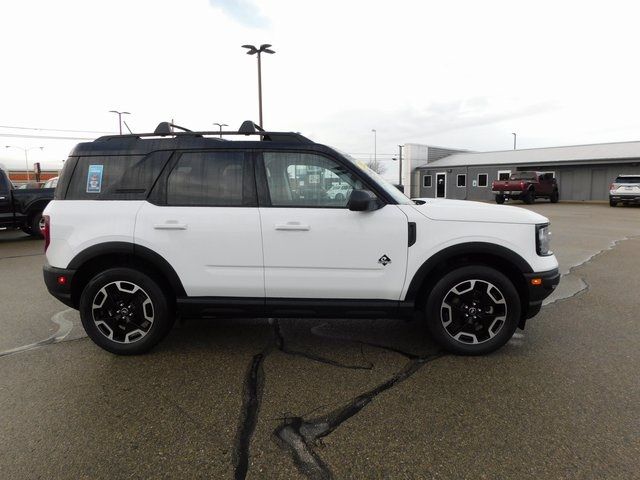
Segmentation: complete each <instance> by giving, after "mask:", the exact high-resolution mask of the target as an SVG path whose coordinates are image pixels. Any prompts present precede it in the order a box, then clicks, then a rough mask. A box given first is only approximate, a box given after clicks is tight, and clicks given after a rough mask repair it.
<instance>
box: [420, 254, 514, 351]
mask: <svg viewBox="0 0 640 480" xmlns="http://www.w3.org/2000/svg"><path fill="white" fill-rule="evenodd" d="M489 292H491V294H489ZM474 302H475V303H474ZM474 309H475V310H474ZM489 311H491V312H495V313H493V314H491V313H489ZM520 311H521V304H520V296H519V295H518V292H517V291H516V289H515V287H514V286H513V283H511V281H510V280H509V279H508V278H507V277H506V276H505V275H504V274H502V273H500V272H499V271H497V270H494V269H493V268H490V267H486V266H484V265H469V266H466V267H460V268H457V269H455V270H453V271H451V272H449V273H448V274H446V275H445V276H444V277H442V278H441V279H440V280H439V281H438V283H436V285H435V286H434V287H433V289H432V290H431V292H430V294H429V297H428V299H427V304H426V310H425V313H426V324H427V329H428V330H429V332H430V333H431V335H432V336H433V338H434V340H435V341H436V342H437V343H438V344H439V345H440V346H441V347H442V348H444V349H445V350H447V351H449V352H451V353H455V354H458V355H484V354H487V353H490V352H493V351H494V350H497V349H498V348H500V347H502V346H503V345H504V344H505V343H507V342H508V341H509V339H510V338H511V336H512V335H513V333H514V332H515V331H516V328H517V327H518V323H519V322H520ZM470 315H471V317H473V318H471V317H469V316H470ZM467 317H469V318H467Z"/></svg>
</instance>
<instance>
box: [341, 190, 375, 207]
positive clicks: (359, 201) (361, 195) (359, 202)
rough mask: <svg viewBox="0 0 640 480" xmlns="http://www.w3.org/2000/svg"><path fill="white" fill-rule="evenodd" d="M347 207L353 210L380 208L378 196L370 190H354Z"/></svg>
mask: <svg viewBox="0 0 640 480" xmlns="http://www.w3.org/2000/svg"><path fill="white" fill-rule="evenodd" d="M347 208H348V209H349V210H351V211H352V212H371V211H373V210H378V209H379V208H380V204H379V203H378V197H376V196H375V194H374V193H373V192H370V191H369V190H353V191H352V192H351V195H350V196H349V201H348V202H347Z"/></svg>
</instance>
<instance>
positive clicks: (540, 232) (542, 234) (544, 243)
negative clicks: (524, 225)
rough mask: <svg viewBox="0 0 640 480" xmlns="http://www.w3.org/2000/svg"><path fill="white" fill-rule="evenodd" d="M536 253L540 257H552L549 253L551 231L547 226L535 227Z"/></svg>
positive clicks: (551, 253)
mask: <svg viewBox="0 0 640 480" xmlns="http://www.w3.org/2000/svg"><path fill="white" fill-rule="evenodd" d="M536 251H537V252H538V255H540V256H543V257H544V256H547V255H553V252H552V251H551V231H550V230H549V224H548V223H547V224H544V225H536Z"/></svg>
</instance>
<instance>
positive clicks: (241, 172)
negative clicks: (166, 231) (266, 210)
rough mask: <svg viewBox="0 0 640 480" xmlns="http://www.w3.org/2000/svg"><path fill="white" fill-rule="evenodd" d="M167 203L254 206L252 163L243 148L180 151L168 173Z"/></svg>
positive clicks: (208, 205) (177, 204)
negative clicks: (238, 150) (227, 150)
mask: <svg viewBox="0 0 640 480" xmlns="http://www.w3.org/2000/svg"><path fill="white" fill-rule="evenodd" d="M166 204H167V205H174V206H202V207H243V206H255V205H256V195H255V181H254V177H253V168H252V164H251V163H250V161H249V160H248V158H247V155H246V154H245V153H244V152H225V151H219V152H193V153H183V154H182V155H181V156H180V158H179V159H178V161H177V162H176V164H175V166H174V167H173V169H172V170H171V173H170V174H169V176H168V177H167V181H166Z"/></svg>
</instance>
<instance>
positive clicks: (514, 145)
mask: <svg viewBox="0 0 640 480" xmlns="http://www.w3.org/2000/svg"><path fill="white" fill-rule="evenodd" d="M511 135H513V149H514V150H515V149H516V138H518V135H517V134H516V133H515V132H511Z"/></svg>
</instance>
